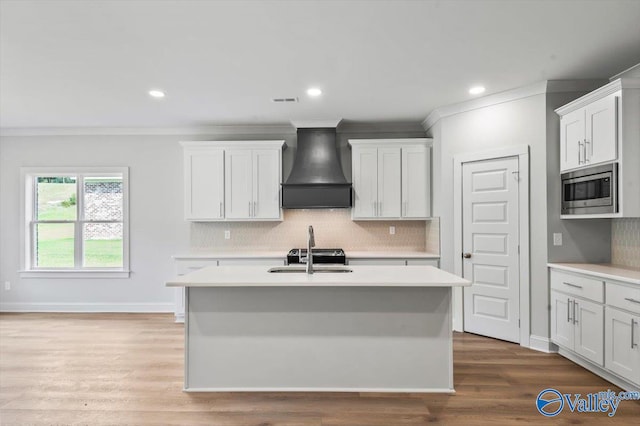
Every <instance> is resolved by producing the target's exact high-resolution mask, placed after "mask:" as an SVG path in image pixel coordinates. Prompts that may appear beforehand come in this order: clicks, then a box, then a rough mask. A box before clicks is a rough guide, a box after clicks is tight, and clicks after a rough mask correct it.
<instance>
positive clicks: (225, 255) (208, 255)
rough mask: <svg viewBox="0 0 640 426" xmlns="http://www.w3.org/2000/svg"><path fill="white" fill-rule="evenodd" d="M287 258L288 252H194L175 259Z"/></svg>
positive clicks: (177, 255)
mask: <svg viewBox="0 0 640 426" xmlns="http://www.w3.org/2000/svg"><path fill="white" fill-rule="evenodd" d="M285 257H287V251H249V250H248V251H238V252H233V251H218V252H204V251H203V252H197V251H196V252H192V253H186V254H176V255H174V256H173V258H174V259H178V260H188V259H271V258H280V259H284V258H285Z"/></svg>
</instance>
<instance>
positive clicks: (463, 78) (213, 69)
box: [0, 0, 640, 128]
mask: <svg viewBox="0 0 640 426" xmlns="http://www.w3.org/2000/svg"><path fill="white" fill-rule="evenodd" d="M639 21H640V1H638V0H628V1H621V0H601V1H565V0H556V1H540V0H537V1H524V0H520V1H485V0H479V1H453V0H447V1H444V0H443V1H206V0H200V1H193V0H185V1H168V0H165V1H153V0H141V1H136V0H133V1H132V0H128V1H120V0H111V1H97V0H92V1H76V0H73V1H60V0H49V1H43V0H40V1H25V0H1V1H0V36H1V45H0V126H2V127H5V128H7V127H76V126H81V127H188V126H208V125H232V124H284V123H288V122H289V121H290V120H310V119H333V118H343V119H345V120H349V121H354V122H364V121H366V122H379V121H394V122H398V121H401V122H407V121H420V120H423V119H424V118H425V117H426V116H427V114H428V113H429V112H431V111H432V110H433V109H434V108H437V107H439V106H443V105H447V104H452V103H456V102H460V101H465V100H468V99H470V98H471V95H469V94H468V92H467V90H468V89H469V87H470V86H471V85H474V84H480V83H481V84H484V85H485V86H486V88H487V92H486V94H491V93H496V92H500V91H504V90H508V89H512V88H515V87H519V86H523V85H527V84H531V83H534V82H538V81H541V80H547V79H586V78H608V77H610V76H612V75H613V74H616V73H618V72H620V71H623V70H624V69H626V68H628V67H630V66H632V65H634V64H636V63H638V62H640V25H639V24H638V22H639ZM310 86H317V87H320V88H322V90H323V91H324V94H323V96H322V97H321V98H319V99H310V98H308V97H307V96H306V94H305V90H306V89H307V88H308V87H310ZM151 88H161V89H163V90H165V91H166V93H167V96H166V98H165V99H163V100H155V99H151V98H150V97H149V96H148V95H147V92H148V90H149V89H151ZM273 97H298V98H299V99H300V102H299V103H297V104H275V103H272V102H271V98H273Z"/></svg>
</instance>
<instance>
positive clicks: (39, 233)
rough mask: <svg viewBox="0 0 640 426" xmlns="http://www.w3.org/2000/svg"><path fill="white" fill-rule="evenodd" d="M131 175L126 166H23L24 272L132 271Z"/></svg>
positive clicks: (34, 273)
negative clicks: (72, 167) (130, 228)
mask: <svg viewBox="0 0 640 426" xmlns="http://www.w3.org/2000/svg"><path fill="white" fill-rule="evenodd" d="M127 181H128V170H127V169H126V168H96V169H93V168H75V169H67V168H47V169H35V168H34V169H32V168H28V169H23V182H24V188H25V197H24V208H25V212H24V213H25V214H24V215H23V217H24V218H25V223H24V227H23V229H24V237H25V238H24V241H25V249H24V251H23V253H24V266H25V271H23V273H26V274H27V275H29V274H32V275H35V276H42V275H46V274H53V275H55V276H60V275H59V274H60V273H72V276H79V275H78V273H84V274H85V275H88V276H91V275H96V274H102V275H104V274H106V273H107V274H108V273H116V274H115V276H128V266H129V265H128V241H127V240H128V226H127V221H128V211H127V210H128V196H127V192H128V182H127ZM123 272H124V273H125V274H124V275H122V273H123ZM118 273H120V274H118Z"/></svg>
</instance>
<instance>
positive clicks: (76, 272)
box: [18, 167, 130, 278]
mask: <svg viewBox="0 0 640 426" xmlns="http://www.w3.org/2000/svg"><path fill="white" fill-rule="evenodd" d="M76 173H81V174H82V173H86V174H95V173H120V174H122V186H123V197H122V215H123V218H122V219H123V220H122V228H123V229H122V240H123V241H122V268H108V269H100V268H93V269H90V268H86V269H40V268H38V269H34V268H32V267H31V253H30V251H31V245H32V243H31V242H29V239H30V238H31V232H30V230H29V227H30V223H31V217H27V216H28V214H29V211H28V210H27V203H32V202H33V199H32V197H33V192H32V191H27V189H28V188H30V187H33V182H32V179H33V177H34V176H36V175H43V174H51V175H54V176H55V175H65V174H67V175H68V174H76ZM20 188H21V190H20V265H21V268H22V269H21V270H19V271H18V272H19V274H20V277H21V278H128V277H129V275H130V270H129V168H128V167H22V168H20Z"/></svg>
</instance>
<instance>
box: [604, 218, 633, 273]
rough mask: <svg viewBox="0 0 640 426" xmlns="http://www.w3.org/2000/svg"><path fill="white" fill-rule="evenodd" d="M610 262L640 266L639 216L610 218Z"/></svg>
mask: <svg viewBox="0 0 640 426" xmlns="http://www.w3.org/2000/svg"><path fill="white" fill-rule="evenodd" d="M611 263H614V264H616V265H623V266H630V267H634V268H640V218H625V219H612V220H611Z"/></svg>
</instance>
